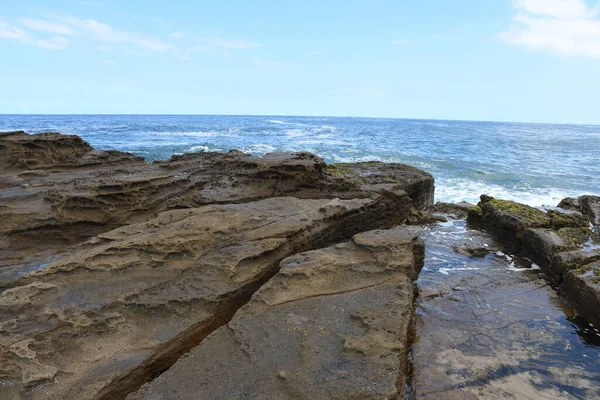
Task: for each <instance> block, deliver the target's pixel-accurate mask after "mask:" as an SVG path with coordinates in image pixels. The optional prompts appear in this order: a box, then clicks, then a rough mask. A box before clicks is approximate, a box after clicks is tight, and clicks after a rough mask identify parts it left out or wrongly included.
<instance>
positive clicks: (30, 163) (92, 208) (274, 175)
mask: <svg viewBox="0 0 600 400" xmlns="http://www.w3.org/2000/svg"><path fill="white" fill-rule="evenodd" d="M0 149H2V150H4V151H2V152H0V154H2V156H0V165H4V166H6V168H2V169H0V200H1V203H2V207H0V218H2V220H3V224H2V225H1V226H0V267H2V266H6V265H14V264H24V265H35V264H36V263H39V262H42V261H40V260H41V259H43V258H44V257H47V256H48V255H53V254H55V252H56V251H57V250H60V249H61V248H63V247H65V246H69V245H73V244H75V243H80V242H82V241H85V240H86V239H87V238H89V237H92V236H94V235H97V234H99V233H101V232H106V231H109V230H111V229H115V228H117V227H119V226H123V225H126V224H130V223H137V222H141V221H144V220H147V219H149V218H152V217H153V216H155V215H156V214H157V213H159V212H162V211H165V210H169V209H180V208H190V207H199V206H201V205H207V204H225V203H242V202H248V201H254V200H260V199H264V198H269V197H277V196H289V195H292V196H294V197H298V198H329V199H334V198H340V199H352V198H376V197H377V198H379V197H382V196H383V197H385V198H386V199H387V201H388V203H389V204H390V206H391V205H393V206H394V207H395V208H396V209H397V210H398V212H399V213H402V212H406V210H408V208H409V207H410V206H411V205H412V206H420V205H422V204H426V203H427V202H428V201H430V200H432V196H431V194H432V193H433V177H432V176H431V175H430V174H428V173H426V172H424V171H421V170H418V169H416V168H413V167H409V166H405V165H401V164H383V163H366V164H365V165H364V166H363V165H362V164H352V165H348V166H347V167H345V170H346V171H353V172H352V173H351V174H350V173H348V174H342V173H338V169H336V168H328V167H327V166H326V165H325V163H324V162H323V160H322V159H320V158H319V157H316V156H314V155H312V154H310V153H286V154H278V153H273V154H268V155H265V156H264V157H254V156H251V155H248V154H244V153H241V152H239V151H231V152H229V153H225V154H223V153H198V154H184V155H180V156H174V157H172V158H171V159H170V160H166V161H159V162H154V163H152V164H147V163H145V162H144V161H143V159H141V158H140V157H135V156H133V155H131V154H128V153H121V152H117V151H104V152H99V151H95V150H93V149H92V148H91V147H90V146H89V145H88V144H87V143H86V142H84V141H83V140H81V138H79V137H77V136H73V135H60V134H57V133H48V134H38V135H27V134H26V133H24V132H15V133H6V134H3V135H2V136H0ZM19 157H20V158H19ZM27 168H29V169H30V170H26V171H23V169H27ZM32 168H35V169H32ZM392 181H393V182H392ZM407 193H408V194H407ZM32 249H36V251H35V252H32ZM41 252H46V253H45V254H44V256H43V257H42V258H40V257H38V258H36V257H32V253H41Z"/></svg>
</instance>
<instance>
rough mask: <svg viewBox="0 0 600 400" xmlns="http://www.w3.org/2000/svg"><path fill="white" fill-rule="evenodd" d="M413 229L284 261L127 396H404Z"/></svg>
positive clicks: (414, 263) (415, 246) (419, 251)
mask: <svg viewBox="0 0 600 400" xmlns="http://www.w3.org/2000/svg"><path fill="white" fill-rule="evenodd" d="M417 233H418V231H417V230H415V229H411V228H395V229H392V230H389V231H371V232H366V233H361V234H358V235H356V236H354V238H353V240H352V241H350V242H346V243H342V244H338V245H335V246H332V247H328V248H325V249H320V250H314V251H310V252H306V253H301V254H297V255H295V256H292V257H290V258H287V259H285V260H284V261H282V263H281V270H280V272H279V274H277V275H276V276H275V277H274V278H273V279H272V280H271V281H269V282H268V283H267V284H266V285H265V286H263V287H262V288H261V289H260V290H259V291H258V292H257V293H256V294H255V295H254V296H253V298H252V300H251V301H250V303H249V304H247V305H246V306H245V307H243V308H242V309H240V310H239V311H238V312H237V313H236V315H235V316H234V318H233V319H232V320H231V322H229V324H227V325H226V326H223V327H221V328H219V329H218V330H216V331H215V332H214V333H213V334H212V335H211V336H210V337H209V338H207V339H206V340H205V341H204V342H202V343H201V344H200V345H199V346H198V347H196V348H195V349H193V350H192V351H191V352H190V353H188V354H187V355H186V356H185V357H183V358H181V359H180V360H179V361H178V362H177V363H176V364H175V365H174V366H173V367H171V368H170V369H169V370H168V371H167V372H165V373H164V374H162V375H161V376H159V377H158V378H157V379H155V380H154V381H152V382H150V383H148V384H146V385H145V386H144V387H142V389H140V390H139V391H138V392H137V393H134V394H132V395H130V396H129V397H128V399H130V400H134V399H135V400H140V399H147V400H154V399H155V400H158V399H161V400H163V399H164V400H167V399H229V398H231V399H355V398H357V399H358V398H360V399H384V398H385V399H391V398H398V399H401V398H404V392H405V387H404V385H405V383H406V377H407V354H406V350H405V349H406V345H407V342H408V340H409V336H410V333H411V330H412V324H413V320H414V311H413V306H412V302H413V297H414V287H413V283H412V281H413V280H414V279H415V278H416V276H417V274H418V271H419V269H420V267H421V264H420V263H421V261H419V260H422V257H423V245H422V242H420V241H419V240H418V239H417ZM415 254H416V256H415Z"/></svg>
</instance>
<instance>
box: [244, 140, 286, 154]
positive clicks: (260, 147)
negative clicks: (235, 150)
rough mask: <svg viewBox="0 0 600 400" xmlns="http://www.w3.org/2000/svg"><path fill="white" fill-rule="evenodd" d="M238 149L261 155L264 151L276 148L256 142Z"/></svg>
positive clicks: (275, 148)
mask: <svg viewBox="0 0 600 400" xmlns="http://www.w3.org/2000/svg"><path fill="white" fill-rule="evenodd" d="M240 150H241V151H243V152H244V153H250V154H258V155H261V154H266V153H272V152H274V151H276V150H277V147H275V146H271V145H268V144H260V143H258V144H252V145H250V146H244V147H242V148H241V149H240Z"/></svg>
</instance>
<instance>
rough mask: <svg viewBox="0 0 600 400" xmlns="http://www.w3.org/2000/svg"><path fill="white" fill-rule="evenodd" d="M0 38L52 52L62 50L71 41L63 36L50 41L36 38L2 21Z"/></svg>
mask: <svg viewBox="0 0 600 400" xmlns="http://www.w3.org/2000/svg"><path fill="white" fill-rule="evenodd" d="M0 38H4V39H10V40H18V41H19V42H21V43H23V44H29V45H34V46H39V47H43V48H46V49H52V50H62V49H64V48H65V47H67V46H68V44H69V41H68V40H67V39H66V38H64V37H62V36H53V37H51V38H48V39H39V38H35V37H33V36H31V35H30V34H29V33H28V32H26V31H24V30H23V29H20V28H17V27H15V26H12V25H9V24H7V23H5V22H3V21H0Z"/></svg>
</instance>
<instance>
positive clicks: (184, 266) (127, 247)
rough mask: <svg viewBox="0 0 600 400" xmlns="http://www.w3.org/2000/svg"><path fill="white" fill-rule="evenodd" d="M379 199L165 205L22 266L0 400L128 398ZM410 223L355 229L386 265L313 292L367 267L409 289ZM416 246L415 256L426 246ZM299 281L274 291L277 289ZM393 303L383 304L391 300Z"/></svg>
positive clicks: (6, 331) (365, 224)
mask: <svg viewBox="0 0 600 400" xmlns="http://www.w3.org/2000/svg"><path fill="white" fill-rule="evenodd" d="M382 205H384V203H383V199H382V198H380V199H379V200H373V199H355V200H299V199H295V198H290V197H285V198H273V199H267V200H262V201H258V202H250V203H245V204H238V205H214V206H206V207H201V208H195V209H186V210H173V211H167V212H163V213H161V214H160V215H159V216H158V217H156V218H154V219H150V220H149V221H147V222H144V223H140V224H133V225H128V226H125V227H122V228H119V229H116V230H113V231H111V232H107V233H104V234H101V235H99V236H97V237H94V238H93V239H91V240H90V241H88V242H87V243H86V244H85V245H83V246H82V249H81V250H79V251H76V252H74V253H71V254H65V255H63V256H62V258H60V259H59V260H57V261H54V262H51V263H50V264H49V265H41V266H40V268H39V269H36V270H31V271H29V272H25V273H24V274H23V275H21V277H20V279H19V280H18V281H16V282H13V283H11V285H12V287H11V288H10V289H8V290H5V291H4V292H3V293H2V294H1V296H0V326H1V327H2V329H0V348H1V349H2V352H1V353H0V376H2V378H3V380H4V381H3V382H4V384H3V385H1V386H0V398H2V399H14V398H21V397H24V396H26V395H27V396H28V397H27V398H29V399H33V400H35V399H48V398H56V399H59V398H60V399H78V400H83V399H111V398H120V397H122V396H124V395H125V394H127V393H128V392H130V391H131V390H133V389H135V388H137V387H138V386H139V385H141V384H142V383H143V382H144V380H146V379H148V378H149V377H151V376H152V374H154V373H156V372H161V371H162V370H163V369H164V368H165V367H166V366H168V365H170V364H171V363H172V362H174V361H175V360H176V359H177V358H178V357H179V356H180V355H181V354H183V353H184V352H186V351H187V350H189V349H190V348H191V347H193V346H194V345H196V344H197V343H199V342H200V341H201V340H202V339H204V337H206V336H207V335H208V334H209V333H211V332H212V331H213V330H215V329H216V328H218V327H219V326H221V325H223V324H224V323H225V322H227V321H228V320H229V318H231V316H232V315H233V313H234V312H235V311H236V310H237V309H238V308H239V307H240V306H241V305H242V304H244V303H245V302H246V301H248V300H249V298H250V296H251V294H252V293H253V292H254V291H255V290H256V289H258V288H259V287H260V286H261V285H262V284H263V283H265V282H266V281H267V280H268V279H269V278H271V277H272V276H273V275H274V274H276V273H277V271H278V269H279V262H280V261H281V260H282V259H283V258H284V257H287V256H290V255H291V254H294V253H296V252H299V251H303V250H307V249H311V248H314V247H316V246H319V245H322V244H326V243H328V242H330V241H333V240H340V239H342V238H344V237H348V236H349V235H352V234H355V233H357V232H359V231H361V230H363V229H368V228H369V227H374V226H377V225H381V224H385V223H386V221H388V217H389V215H388V211H389V210H387V209H386V208H385V207H382ZM410 232H413V231H409V233H406V232H399V233H397V234H395V235H394V236H393V237H392V239H395V241H394V242H392V243H388V242H386V240H388V239H387V236H386V235H389V234H388V233H382V234H381V237H382V239H381V240H380V241H378V240H377V238H373V237H369V236H368V235H363V236H360V235H359V236H357V237H356V238H355V242H356V243H360V246H361V249H362V250H360V251H361V253H360V254H362V257H365V258H368V259H369V260H371V258H369V257H375V258H377V260H381V263H382V264H381V265H380V264H378V263H377V261H369V262H366V263H361V264H359V265H356V266H354V267H353V268H356V274H353V275H349V276H348V277H347V279H351V278H352V279H353V280H352V281H348V283H347V284H346V286H345V285H344V284H342V283H341V281H340V285H338V279H342V277H341V276H340V277H339V278H336V279H333V280H328V279H329V278H328V277H327V276H325V277H323V279H320V278H318V277H315V278H316V279H317V280H319V279H320V281H321V282H322V284H323V285H324V286H322V287H321V289H318V290H323V292H324V293H327V291H328V290H344V288H345V287H346V288H350V287H356V288H362V287H363V286H364V285H366V283H365V282H366V278H367V277H371V276H372V277H373V278H374V280H373V282H377V283H378V284H380V283H381V284H383V283H384V282H382V281H380V279H385V284H386V285H389V288H390V291H391V292H394V291H395V290H396V289H394V287H396V286H397V285H400V284H402V285H408V286H407V289H406V290H408V288H410V290H412V286H411V285H410V280H411V279H414V278H415V277H416V275H415V273H416V270H415V269H414V267H413V265H412V264H411V263H412V262H413V261H412V260H413V259H414V257H413V255H412V248H413V244H412V242H413V239H414V238H415V236H416V234H414V233H410ZM361 238H363V239H361ZM401 238H402V239H401ZM361 240H362V241H361ZM389 240H391V239H389ZM389 240H388V241H389ZM356 246H358V244H357V245H356ZM380 248H382V250H381V251H380V250H378V249H380ZM416 248H417V249H419V251H420V252H421V253H422V251H423V249H422V244H418V245H417V246H416ZM367 249H370V250H367ZM391 249H394V250H395V249H397V250H398V254H397V255H396V254H395V253H391ZM357 251H358V250H357ZM369 251H372V252H373V256H370V255H369V254H370V253H369ZM371 267H372V268H374V270H376V271H379V272H377V273H376V272H375V271H371V270H370V268H371ZM388 269H389V270H388ZM351 270H352V268H351ZM324 273H325V272H324ZM331 273H332V274H333V273H335V271H333V270H332V271H331ZM408 276H411V278H408ZM361 277H365V280H363V279H362V278H361ZM359 278H360V279H359ZM344 279H346V278H344ZM388 280H389V282H388ZM298 283H300V281H298ZM386 287H387V286H386ZM302 290H303V289H302V288H301V286H298V287H297V289H295V290H293V291H291V292H289V291H285V288H282V292H281V293H280V294H277V293H275V294H273V296H275V297H276V296H292V295H294V293H296V295H298V294H299V293H302ZM305 290H309V289H305ZM411 293H412V292H411ZM386 296H388V295H386ZM386 298H388V297H386ZM391 298H393V296H392V297H389V298H388V300H389V299H391ZM400 300H401V301H402V302H401V304H402V305H399V306H397V307H399V308H398V312H402V313H404V312H411V310H412V309H411V308H410V307H409V306H410V304H411V303H410V301H409V300H410V298H409V297H406V296H405V297H401V298H400ZM400 300H399V301H400ZM365 305H368V304H367V303H365ZM390 307H391V308H383V309H382V311H381V312H382V313H385V312H392V311H393V310H395V309H396V308H394V307H393V306H390ZM325 317H326V315H325V314H323V315H322V316H321V317H320V318H325ZM365 318H366V317H365ZM402 321H404V322H406V321H405V320H404V319H403V320H402ZM383 323H385V324H388V322H383ZM398 323H400V322H398ZM358 325H360V324H358ZM398 329H399V327H398ZM377 332H379V328H377ZM398 332H399V331H398ZM398 334H399V333H398ZM377 335H379V334H377ZM377 335H376V336H377ZM386 335H387V334H386ZM391 337H392V336H390V339H386V340H388V341H390V340H391ZM402 343H403V342H402V341H399V342H398V343H396V344H395V345H394V348H395V347H398V349H401V348H402ZM367 345H368V343H365V346H367ZM392 350H393V349H392ZM379 351H381V349H380V350H379ZM394 351H396V353H395V354H398V352H399V351H400V350H394ZM392 358H393V357H392ZM392 358H389V359H390V360H391V359H392ZM390 362H391V361H390ZM278 379H279V378H278ZM34 389H35V390H34Z"/></svg>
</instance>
